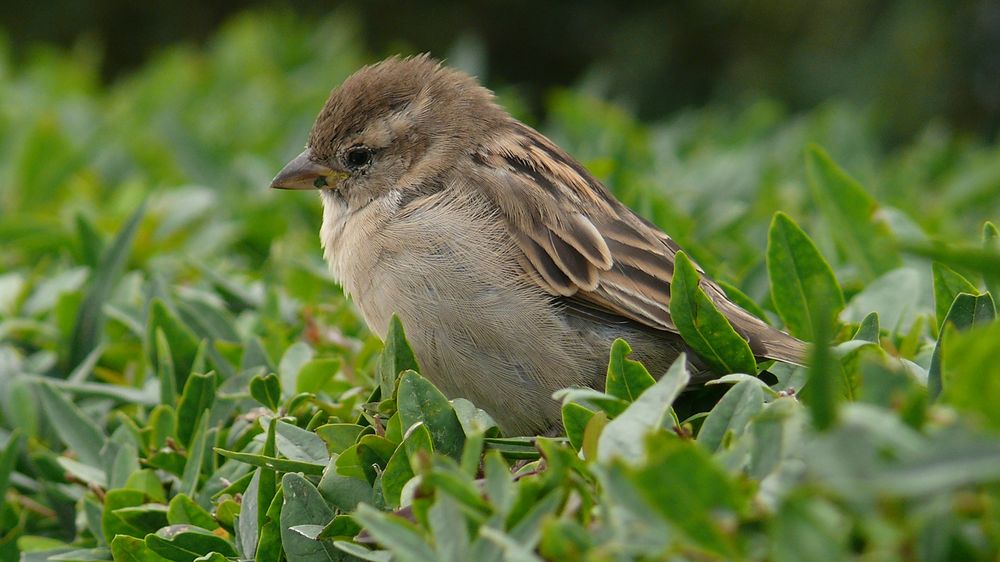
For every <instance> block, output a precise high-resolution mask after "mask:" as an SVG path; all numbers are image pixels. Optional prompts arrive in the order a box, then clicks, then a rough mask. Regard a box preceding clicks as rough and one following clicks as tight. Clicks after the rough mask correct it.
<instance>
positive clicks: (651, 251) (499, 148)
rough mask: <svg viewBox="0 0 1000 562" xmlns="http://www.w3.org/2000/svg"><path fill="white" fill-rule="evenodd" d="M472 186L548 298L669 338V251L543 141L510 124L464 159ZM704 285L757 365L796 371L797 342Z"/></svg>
mask: <svg viewBox="0 0 1000 562" xmlns="http://www.w3.org/2000/svg"><path fill="white" fill-rule="evenodd" d="M471 157H472V159H473V160H474V161H475V162H476V163H478V164H483V165H482V166H478V167H476V169H478V170H480V172H479V174H481V176H480V177H477V178H473V179H472V181H476V182H477V183H478V185H479V186H480V187H482V188H483V190H484V192H485V194H486V196H487V197H489V198H490V199H491V200H492V201H493V202H494V203H495V204H496V205H497V207H498V208H499V209H500V211H501V213H502V214H503V216H504V218H505V219H506V220H507V222H508V225H509V227H510V230H511V234H512V236H513V238H514V240H515V241H516V242H517V244H518V246H519V247H520V249H521V250H522V252H523V256H522V265H523V266H524V268H525V270H526V271H528V273H529V275H531V277H532V279H533V280H534V281H535V282H536V283H538V285H539V286H540V287H542V288H543V289H544V290H545V291H547V292H549V293H550V294H552V295H556V296H560V297H563V298H568V299H570V300H575V301H577V302H579V303H580V304H581V305H585V306H587V307H590V308H591V309H595V310H604V311H606V312H608V313H611V314H613V315H617V316H621V317H623V318H628V319H631V320H633V321H636V322H639V323H640V324H643V325H645V326H648V327H650V328H653V329H657V330H665V331H670V332H674V333H676V331H677V330H676V328H675V326H674V324H673V321H672V320H671V318H670V282H671V279H672V277H673V270H674V268H673V264H674V256H675V254H676V253H677V251H678V250H679V247H678V246H677V244H676V243H675V242H674V241H673V240H671V239H670V237H668V236H667V235H666V234H664V233H663V232H661V231H660V230H659V229H657V228H656V227H655V226H654V225H652V224H650V223H648V222H647V221H645V220H644V219H642V218H641V217H639V216H638V215H636V214H635V213H633V212H632V211H631V210H630V209H628V208H627V207H625V206H624V205H622V204H621V203H620V202H619V201H618V200H616V199H615V198H614V197H613V196H612V195H611V194H610V193H609V192H608V190H607V188H605V187H604V185H602V184H601V183H600V182H599V181H597V179H595V178H594V177H593V176H592V175H591V174H590V173H589V172H588V171H587V170H586V169H585V168H583V166H581V165H580V164H579V163H577V162H576V161H574V160H573V159H572V157H570V156H569V155H567V154H566V153H565V152H563V151H562V150H561V149H560V148H558V147H557V146H556V145H555V144H553V143H552V142H551V141H549V140H548V139H546V138H545V137H543V136H542V135H541V134H539V133H537V132H536V131H534V130H532V129H530V128H528V127H527V126H524V125H521V124H520V123H515V124H514V125H512V127H511V129H510V130H509V131H507V132H505V134H504V135H502V136H500V137H498V138H495V139H493V141H492V142H490V143H486V144H483V145H481V146H480V147H478V150H477V151H476V152H474V153H473V154H472V155H471ZM702 286H703V288H704V289H705V290H706V292H707V293H708V294H709V296H710V297H712V300H713V301H714V302H716V304H717V306H718V307H719V308H720V310H721V311H722V312H723V313H724V314H726V316H727V317H728V318H729V319H730V322H731V323H732V324H733V326H734V328H736V330H737V331H738V332H739V333H741V334H742V335H743V336H744V337H745V338H747V340H748V341H749V342H750V345H751V349H753V351H754V353H755V354H757V355H758V356H765V357H770V358H774V359H781V360H785V361H789V362H793V363H800V362H801V356H802V352H803V346H802V342H799V341H798V340H796V339H795V338H792V337H791V336H789V335H787V334H785V333H783V332H780V331H778V330H775V329H774V328H771V327H770V326H768V325H767V324H765V323H764V322H762V321H760V320H759V319H757V318H755V317H753V316H752V315H750V314H749V313H747V312H746V311H744V310H743V309H742V308H740V307H738V306H737V305H735V304H733V303H732V302H731V301H729V300H728V299H727V298H726V297H725V295H724V294H723V292H722V289H721V288H719V287H718V285H716V284H715V283H713V282H711V281H710V280H709V279H707V278H704V277H703V280H702Z"/></svg>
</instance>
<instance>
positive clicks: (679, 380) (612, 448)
mask: <svg viewBox="0 0 1000 562" xmlns="http://www.w3.org/2000/svg"><path fill="white" fill-rule="evenodd" d="M690 378H691V375H690V374H689V373H688V371H687V358H686V357H685V355H684V354H683V353H682V354H680V355H679V356H678V357H677V359H676V360H675V361H674V363H673V365H671V366H670V368H669V369H668V370H667V372H666V373H664V375H663V376H662V377H661V378H660V380H658V381H656V384H654V385H653V386H651V387H649V388H648V389H647V390H646V391H645V392H643V393H642V395H640V396H639V398H637V399H636V401H635V402H633V403H632V404H630V405H629V407H628V408H627V409H626V410H625V411H624V412H622V414H621V415H620V416H618V417H616V418H615V419H613V420H611V421H610V422H609V423H608V425H607V426H605V427H604V431H603V432H602V433H601V437H600V439H599V440H598V442H597V457H598V459H599V460H601V461H608V460H610V459H613V458H615V457H622V458H625V459H628V460H630V461H638V460H639V459H640V458H641V457H642V455H643V443H642V439H643V436H645V435H646V434H647V433H649V432H650V431H652V430H654V429H657V428H660V427H662V426H663V423H664V421H665V420H666V419H668V417H669V414H670V407H671V406H672V405H673V403H674V400H675V399H676V398H677V396H678V395H680V393H681V391H682V390H684V387H685V386H687V383H688V381H689V380H690Z"/></svg>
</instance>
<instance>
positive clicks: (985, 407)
mask: <svg viewBox="0 0 1000 562" xmlns="http://www.w3.org/2000/svg"><path fill="white" fill-rule="evenodd" d="M968 296H969V295H959V297H958V299H962V297H968ZM984 297H985V298H984ZM988 297H989V295H988V294H986V295H983V296H980V297H972V299H974V301H975V302H970V303H969V305H968V308H966V309H965V310H966V311H967V312H965V313H962V314H958V313H956V321H955V326H956V328H958V329H962V328H963V326H962V325H961V324H963V323H965V322H968V324H965V326H964V327H965V331H964V332H957V331H952V330H951V329H948V328H946V330H945V337H944V338H943V340H944V343H943V345H944V349H943V352H942V357H941V365H942V372H943V381H942V383H943V387H944V388H943V391H942V395H941V396H942V399H943V400H944V401H945V402H946V403H948V404H951V405H952V406H954V407H955V408H956V409H958V410H961V411H965V412H968V413H971V414H973V415H974V416H976V417H977V418H979V419H980V420H981V421H982V422H983V423H985V424H986V425H987V426H988V427H990V428H992V429H994V430H995V429H1000V408H997V404H1000V361H997V357H996V351H997V349H1000V322H996V321H994V320H993V318H992V316H993V314H994V309H993V306H992V301H989V300H987V299H988ZM958 299H956V300H955V306H953V307H952V310H955V307H956V306H959V304H960V303H959V300H958ZM987 305H990V306H989V309H990V310H989V313H987V312H986V311H987ZM959 318H961V320H959ZM987 318H988V320H987ZM983 320H986V322H985V323H984V322H983ZM951 322H952V320H951V313H950V312H949V319H948V321H947V322H945V325H946V326H949V325H950V324H951Z"/></svg>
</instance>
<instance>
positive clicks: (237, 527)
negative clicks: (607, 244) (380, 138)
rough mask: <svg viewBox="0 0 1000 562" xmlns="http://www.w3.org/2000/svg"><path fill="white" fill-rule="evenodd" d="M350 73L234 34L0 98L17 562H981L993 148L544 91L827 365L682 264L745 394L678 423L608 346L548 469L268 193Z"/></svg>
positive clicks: (998, 538)
mask: <svg viewBox="0 0 1000 562" xmlns="http://www.w3.org/2000/svg"><path fill="white" fill-rule="evenodd" d="M357 43H358V42H357V41H356V40H355V38H354V37H353V32H352V30H351V28H350V24H349V22H343V21H340V20H330V21H326V22H322V23H320V24H319V25H318V26H314V27H313V28H310V29H307V28H305V27H303V26H302V25H300V24H297V23H295V22H293V21H291V20H288V19H282V18H275V17H274V16H273V15H251V16H245V17H243V18H241V19H239V20H236V21H234V22H232V23H231V24H230V25H229V26H228V27H227V28H226V30H225V31H224V32H223V33H222V34H221V35H220V36H219V37H218V38H217V39H216V40H215V41H214V42H213V43H212V44H211V45H210V46H209V47H208V48H207V49H206V50H205V51H195V50H192V49H187V48H179V49H176V50H173V51H170V52H168V53H164V54H163V55H162V56H161V57H160V58H159V59H158V60H156V61H154V62H153V63H151V64H150V65H149V66H148V67H146V68H145V69H144V70H143V71H141V72H139V73H138V74H136V75H135V76H133V77H131V78H129V79H128V80H125V81H123V82H121V83H118V84H115V85H113V86H112V87H110V88H103V87H100V86H98V85H97V80H96V77H95V74H94V68H93V65H92V64H91V63H89V62H88V58H87V54H86V53H75V54H70V55H67V54H51V53H49V54H42V55H39V56H38V57H37V58H36V59H35V60H33V61H31V62H30V63H29V64H28V65H26V66H25V67H24V68H23V69H20V70H18V71H16V72H15V71H11V70H5V72H7V73H8V76H5V79H4V81H2V82H0V108H2V109H0V119H2V120H3V126H2V127H0V144H2V146H3V147H4V150H3V151H2V152H0V170H2V174H3V177H4V178H6V180H5V188H4V191H3V192H0V206H2V214H0V238H2V239H3V241H4V244H3V251H2V252H0V264H2V267H3V273H2V274H0V337H2V341H0V412H2V414H0V498H3V502H2V507H0V560H16V559H18V558H19V557H20V558H21V559H23V560H46V559H53V560H107V559H111V558H112V557H113V558H114V559H117V560H164V559H165V560H178V561H179V560H184V561H188V560H205V561H220V560H223V559H226V558H241V559H251V558H252V559H256V560H281V559H282V558H284V559H287V560H291V561H299V560H301V561H311V560H351V559H358V558H361V559H368V560H389V559H397V560H427V561H431V560H537V559H547V560H563V559H567V560H573V559H590V560H660V559H664V560H692V559H696V560H701V559H705V560H714V559H719V560H722V559H751V560H765V559H766V560H837V559H845V558H865V559H919V560H958V559H962V560H972V559H984V560H985V559H992V558H994V557H995V556H996V552H997V549H998V545H1000V519H998V511H997V504H998V501H1000V497H998V495H997V492H998V489H1000V488H998V483H1000V439H998V437H997V431H998V429H1000V418H998V414H997V411H998V410H997V409H996V407H995V405H996V404H997V403H1000V382H998V381H1000V372H998V369H1000V367H998V365H1000V362H997V361H996V360H995V353H996V352H995V350H996V349H997V346H998V345H1000V323H997V322H995V321H994V317H995V315H996V303H995V302H994V300H993V298H992V297H991V296H990V292H988V291H992V293H993V294H996V291H997V287H1000V255H998V252H997V248H998V245H1000V242H998V240H1000V237H998V233H997V229H996V228H995V227H994V226H993V225H992V224H990V223H986V222H985V220H986V219H988V218H991V217H996V216H998V215H1000V213H998V210H1000V189H998V182H1000V169H998V168H997V162H1000V158H998V156H1000V154H998V151H1000V149H998V147H996V146H980V145H977V144H974V143H972V142H970V141H968V140H964V139H956V138H952V137H950V136H949V135H948V134H947V133H945V132H942V131H940V130H937V129H933V128H931V129H929V130H928V131H927V133H926V134H925V135H923V136H922V137H920V138H918V139H917V140H916V141H915V142H914V143H913V144H912V145H911V146H909V147H906V148H903V149H901V150H899V151H898V152H896V153H893V154H889V155H883V154H880V153H879V150H878V149H877V146H878V144H877V142H876V139H873V138H871V137H870V136H869V133H868V132H867V131H868V130H869V127H868V123H869V121H868V117H867V116H865V115H864V114H863V113H860V112H857V111H855V110H852V109H850V108H849V107H846V106H838V105H830V106H828V107H823V108H819V109H817V110H815V111H814V112H812V113H809V114H806V115H798V116H789V115H784V114H783V112H782V111H781V110H780V108H777V107H775V106H773V105H771V104H769V103H766V102H761V103H759V104H757V105H753V106H749V107H746V108H743V109H741V110H737V111H733V110H729V111H726V110H721V109H715V108H706V109H702V110H698V111H692V112H688V113H685V114H682V115H679V116H677V117H676V118H675V119H673V120H672V121H670V122H668V123H664V124H658V125H654V126H647V125H643V124H640V123H637V122H635V121H634V120H633V119H631V118H630V117H629V116H628V115H626V114H625V113H623V112H622V111H620V110H619V109H617V108H615V107H613V106H609V105H607V104H604V103H602V102H600V101H597V100H594V99H592V98H589V97H587V96H586V95H585V94H583V93H580V92H570V91H563V92H557V93H555V94H554V95H553V97H552V99H551V105H550V116H549V120H548V122H546V123H545V124H544V125H543V126H542V129H543V130H544V131H545V132H546V133H548V134H550V135H551V136H552V137H553V138H555V139H556V141H557V142H559V143H560V144H562V145H563V146H565V147H567V148H568V149H570V151H571V152H572V153H574V154H575V155H577V156H578V157H579V158H581V159H582V160H583V161H585V162H586V163H587V164H588V166H590V167H591V169H593V170H594V171H595V172H596V173H598V174H599V175H600V176H601V177H602V178H603V179H604V180H605V181H606V182H607V183H608V185H609V186H610V187H611V188H612V189H614V190H615V192H616V193H617V194H618V195H619V196H620V197H621V198H622V199H623V200H624V201H625V202H626V203H627V204H629V205H630V206H632V207H633V208H635V209H637V210H639V211H640V212H641V213H643V214H644V215H645V216H647V217H649V218H650V219H652V220H654V221H655V222H657V223H658V224H660V225H661V226H663V227H664V228H665V229H666V230H667V231H668V232H671V233H672V234H674V235H675V237H676V238H677V239H678V240H679V241H680V243H681V244H682V245H683V246H684V247H685V248H686V249H687V250H688V252H689V253H690V254H691V255H692V256H693V257H694V258H695V259H696V261H698V262H699V263H700V264H702V265H703V266H704V267H705V268H706V270H707V271H709V272H711V273H712V274H713V276H715V277H716V278H718V279H721V280H722V281H723V282H725V286H726V289H727V291H730V294H731V295H732V296H733V298H734V299H736V300H737V301H739V302H740V303H741V304H743V305H744V306H745V307H746V308H747V309H748V310H750V311H752V312H754V313H755V314H758V315H760V316H761V317H762V318H765V319H767V320H769V321H771V322H774V323H776V324H778V325H782V326H784V327H786V328H787V329H789V330H791V331H792V332H793V333H795V334H797V335H799V336H801V337H803V338H806V339H809V340H811V341H814V342H816V345H815V346H813V350H812V352H811V357H810V361H809V364H810V367H808V368H797V367H790V366H786V365H777V364H775V365H768V364H757V361H756V360H755V359H754V358H753V357H752V356H751V355H748V354H747V353H746V352H745V351H746V350H745V349H744V347H745V343H743V342H742V340H739V338H738V336H735V334H734V333H732V332H727V331H726V328H727V326H726V325H725V323H724V321H722V320H721V318H720V317H718V316H716V315H714V314H713V312H714V309H713V308H712V307H711V304H710V303H707V302H706V301H705V299H703V298H701V296H700V294H699V290H698V289H697V283H696V282H694V279H695V278H696V276H697V273H695V271H694V270H693V268H687V269H685V268H684V266H683V265H679V267H678V271H679V274H678V275H679V277H680V278H681V279H682V281H681V283H678V284H677V286H675V287H674V289H675V292H676V295H675V296H676V297H677V298H676V300H675V304H676V305H677V306H678V307H686V313H687V314H688V316H689V317H690V319H691V321H690V322H687V323H684V326H685V327H684V328H683V329H684V330H685V333H684V335H685V337H686V338H687V339H688V341H689V342H691V345H692V346H693V347H694V348H695V349H697V350H698V351H699V352H700V353H702V354H705V355H713V356H714V357H716V358H717V359H718V360H719V364H720V365H721V366H723V367H724V368H726V369H727V370H731V371H743V372H742V373H739V372H734V373H730V374H728V375H726V376H725V377H723V378H721V379H720V380H719V381H718V384H717V385H715V386H713V387H709V390H711V389H712V388H714V389H717V390H718V393H717V396H715V397H712V396H707V397H706V396H703V394H705V393H704V392H688V393H682V392H681V389H682V388H683V387H684V384H685V382H686V381H687V377H688V374H687V371H686V368H685V361H684V359H679V360H678V361H677V362H676V363H675V364H674V366H673V367H672V368H671V369H670V370H669V371H668V372H667V373H662V374H661V373H655V375H657V376H655V377H654V376H652V375H651V374H650V373H648V372H646V370H645V369H644V368H643V367H642V366H641V365H639V364H638V363H635V362H633V361H631V360H630V359H629V358H628V355H629V348H628V345H627V343H626V342H616V343H615V345H614V347H613V348H612V349H611V350H609V351H610V355H609V368H608V379H607V385H606V388H605V389H604V390H603V391H599V390H594V389H566V390H564V391H562V392H560V393H559V394H558V399H559V400H561V401H562V404H563V406H562V407H563V418H564V423H565V429H566V435H565V438H562V437H560V438H538V439H530V438H523V437H517V436H501V435H499V434H498V432H497V430H496V428H495V427H494V425H493V424H492V422H491V420H490V419H489V417H488V416H487V415H486V414H485V413H483V412H481V411H479V410H477V409H476V408H475V406H474V405H473V404H470V403H468V402H466V401H462V400H455V401H450V402H449V401H448V400H446V399H445V398H444V397H443V396H442V395H441V394H440V392H438V391H437V390H436V389H435V388H434V387H433V385H431V384H430V383H429V382H428V381H427V380H425V379H423V378H422V377H420V375H419V374H418V372H419V366H418V365H417V364H416V361H415V360H414V358H413V356H412V353H410V352H409V348H408V346H407V344H406V340H405V335H404V333H403V329H402V326H399V325H398V323H397V324H394V326H393V329H392V330H391V332H390V334H389V336H388V337H387V341H386V344H385V346H384V348H383V347H382V345H381V344H380V343H379V342H378V341H377V340H376V339H375V338H373V337H372V336H371V335H370V334H369V333H368V332H367V331H366V329H365V328H364V326H363V323H362V322H361V321H360V320H359V319H358V318H357V317H356V316H355V315H354V313H353V312H352V310H351V308H350V305H349V303H348V302H347V301H346V300H345V299H344V297H343V296H342V294H341V292H340V291H339V289H338V288H337V287H336V286H335V285H334V284H333V283H332V282H331V280H330V278H329V276H328V274H327V273H326V270H325V266H324V265H323V264H322V262H321V258H320V256H319V252H318V249H317V244H316V232H317V231H318V225H319V216H318V203H317V202H316V201H315V200H314V199H311V198H308V197H305V196H296V195H291V194H275V193H269V192H267V190H265V189H264V186H265V185H266V184H267V180H268V179H269V177H270V175H271V173H273V171H275V170H277V169H278V167H279V166H280V164H281V163H282V161H283V160H284V159H285V158H286V157H287V156H288V155H291V154H293V153H295V152H296V151H297V146H298V145H299V144H301V142H302V139H303V138H304V136H305V131H306V129H307V128H308V126H309V123H310V122H311V119H312V117H313V115H314V113H315V111H316V110H317V109H318V108H319V107H320V106H321V104H322V102H323V99H324V98H325V95H326V92H327V90H328V88H329V86H330V85H332V84H334V83H336V82H337V81H338V80H339V79H340V78H342V77H343V76H345V75H347V74H348V73H349V72H350V71H352V70H353V69H354V68H356V66H357V65H358V64H360V63H361V61H362V60H364V59H365V56H364V54H363V53H361V52H360V51H359V50H358V48H357V47H356V46H355V45H357ZM4 68H7V69H9V68H10V65H5V66H4ZM502 94H503V93H502ZM810 143H818V144H819V145H822V146H824V147H826V148H827V149H828V150H829V151H830V153H831V154H833V155H835V158H831V157H830V156H828V154H827V153H826V152H825V151H824V150H822V149H820V148H818V147H817V146H815V145H810ZM806 147H807V148H806ZM803 148H805V159H804V160H805V165H803V164H802V162H803V158H802V151H803ZM835 161H836V162H839V163H840V164H841V165H842V166H845V167H846V168H847V169H850V170H852V171H853V172H854V173H855V174H857V175H858V176H859V177H861V178H863V179H864V180H865V181H864V182H863V183H862V182H858V181H856V180H855V179H853V178H852V177H851V176H850V175H849V174H848V173H847V172H846V171H845V168H843V167H841V166H838V165H837V164H835V163H834V162H835ZM776 210H781V211H783V213H779V214H776V215H775V214H774V211H776ZM793 217H794V218H793ZM984 224H985V226H982V225H984ZM933 239H947V240H958V241H960V242H953V243H951V244H947V245H942V244H940V243H935V242H932V240H933ZM971 241H974V242H971ZM928 258H930V259H928ZM682 263H683V262H682ZM684 271H686V272H687V275H686V276H684V275H681V273H683V272H684ZM675 314H676V315H678V316H683V315H684V314H685V310H682V309H680V308H679V309H678V311H677V312H675ZM706 334H709V335H710V337H708V336H706ZM720 334H721V335H720ZM764 369H766V370H768V371H769V372H770V373H771V374H772V376H773V378H775V379H777V382H776V383H774V384H768V383H766V382H764V379H762V378H758V377H756V376H754V375H757V374H758V372H759V371H762V370H764ZM772 382H773V380H772ZM718 395H721V398H718ZM716 399H717V400H716Z"/></svg>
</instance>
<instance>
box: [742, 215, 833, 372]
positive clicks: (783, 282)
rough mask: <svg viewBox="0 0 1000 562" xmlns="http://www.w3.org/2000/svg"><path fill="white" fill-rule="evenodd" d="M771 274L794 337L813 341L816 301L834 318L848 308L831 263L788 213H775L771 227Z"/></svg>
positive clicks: (773, 297) (783, 317)
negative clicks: (812, 313)
mask: <svg viewBox="0 0 1000 562" xmlns="http://www.w3.org/2000/svg"><path fill="white" fill-rule="evenodd" d="M767 273H768V277H769V278H770V280H771V300H772V302H774V307H775V310H777V312H778V316H780V317H781V320H782V321H783V322H784V323H785V326H786V327H787V328H788V331H789V332H790V333H791V334H792V335H794V336H797V337H800V338H803V339H805V340H809V341H812V340H813V338H814V334H813V329H812V327H813V323H814V322H813V319H812V318H811V316H810V315H811V308H810V303H811V302H812V301H814V300H822V301H824V302H825V303H827V306H826V307H825V310H826V312H827V314H830V315H831V316H833V317H836V315H837V314H838V313H839V312H840V310H841V309H843V308H844V295H843V293H841V291H840V285H839V284H837V279H836V277H834V275H833V270H831V269H830V265H829V264H828V263H827V262H826V260H824V259H823V256H822V255H820V253H819V250H818V249H817V248H816V245H815V244H813V241H812V240H810V239H809V236H807V235H806V233H805V232H803V231H802V229H801V228H799V226H798V225H797V224H795V223H794V222H793V221H792V219H790V218H789V217H788V215H785V214H784V213H775V215H774V219H773V220H772V221H771V227H770V229H768V233H767ZM830 321H831V320H827V322H830ZM748 372H752V371H748Z"/></svg>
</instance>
